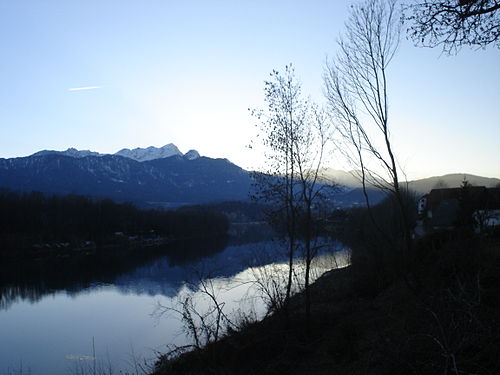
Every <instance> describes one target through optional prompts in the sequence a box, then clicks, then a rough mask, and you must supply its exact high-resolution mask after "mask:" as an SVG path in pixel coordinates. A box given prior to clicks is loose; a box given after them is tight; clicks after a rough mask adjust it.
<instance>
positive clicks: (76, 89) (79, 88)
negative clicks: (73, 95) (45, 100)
mask: <svg viewBox="0 0 500 375" xmlns="http://www.w3.org/2000/svg"><path fill="white" fill-rule="evenodd" d="M101 87H102V86H85V87H72V88H70V89H68V91H80V90H94V89H100V88H101Z"/></svg>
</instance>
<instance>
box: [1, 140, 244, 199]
mask: <svg viewBox="0 0 500 375" xmlns="http://www.w3.org/2000/svg"><path fill="white" fill-rule="evenodd" d="M250 185H251V177H250V174H249V172H247V171H245V170H243V169H242V168H240V167H238V166H237V165H235V164H233V163H231V162H230V161H229V160H227V159H212V158H208V157H203V156H200V155H199V153H198V152H197V151H195V150H190V151H188V152H187V153H186V154H182V153H181V152H180V151H179V149H178V148H177V147H176V146H175V145H173V144H168V145H166V146H163V147H161V148H156V147H148V148H136V149H133V150H129V149H123V150H120V151H118V152H117V153H116V154H98V153H96V152H92V151H88V150H84V151H79V150H76V149H73V148H70V149H68V150H66V151H51V150H44V151H40V152H37V153H35V154H33V155H31V156H27V157H19V158H11V159H0V187H1V188H8V189H11V190H20V191H33V190H36V191H41V192H47V193H56V194H83V195H89V196H95V197H106V198H111V199H114V200H117V201H132V202H135V203H145V202H149V203H151V204H155V205H167V206H168V205H180V204H183V203H189V204H193V203H203V202H211V201H223V200H245V199H248V191H249V189H250Z"/></svg>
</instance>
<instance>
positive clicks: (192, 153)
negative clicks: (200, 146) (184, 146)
mask: <svg viewBox="0 0 500 375" xmlns="http://www.w3.org/2000/svg"><path fill="white" fill-rule="evenodd" d="M184 157H185V158H186V159H187V160H194V159H198V158H199V157H200V153H199V152H198V151H196V150H189V151H188V152H186V153H185V154H184Z"/></svg>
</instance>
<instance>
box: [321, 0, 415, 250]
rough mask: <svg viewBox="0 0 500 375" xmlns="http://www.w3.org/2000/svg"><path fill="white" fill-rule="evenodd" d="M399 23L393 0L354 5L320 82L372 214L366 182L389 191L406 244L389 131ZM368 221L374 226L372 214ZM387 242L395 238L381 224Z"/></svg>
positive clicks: (402, 203)
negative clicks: (389, 76)
mask: <svg viewBox="0 0 500 375" xmlns="http://www.w3.org/2000/svg"><path fill="white" fill-rule="evenodd" d="M400 29H401V24H400V22H399V16H398V13H397V11H396V1H395V0H387V1H385V0H366V1H364V2H363V3H361V4H358V5H355V6H353V7H352V10H351V14H350V17H349V20H348V21H347V23H346V29H345V32H344V33H343V34H342V35H341V37H340V39H339V42H338V45H339V52H338V54H337V56H336V57H335V58H333V59H331V60H329V61H327V64H326V68H325V73H324V82H325V93H326V98H327V100H328V103H329V108H330V113H331V115H332V116H333V118H334V119H335V120H336V123H337V125H338V130H339V133H340V135H341V139H342V140H343V141H344V143H343V147H342V150H343V152H344V155H345V156H346V157H347V158H348V160H349V161H350V162H351V163H352V164H353V165H354V168H355V169H356V170H359V171H360V172H359V178H360V180H361V182H362V186H363V192H364V196H365V200H366V205H367V206H368V212H369V214H370V215H372V214H371V210H370V202H369V198H368V194H367V184H371V185H373V186H376V187H378V188H380V189H382V190H383V191H386V192H387V193H389V194H390V195H393V196H394V198H395V199H396V202H397V203H398V204H399V207H400V215H401V220H402V222H403V224H404V228H405V229H404V231H403V233H402V234H403V236H402V239H403V240H404V243H405V244H406V245H405V246H406V248H409V247H410V244H411V238H410V234H411V233H410V228H409V219H408V218H407V215H406V207H405V205H406V203H405V202H406V201H405V199H404V191H403V190H404V189H403V188H402V186H401V181H400V170H399V168H398V163H397V159H396V155H395V152H394V147H393V145H392V142H391V137H390V126H389V124H390V122H389V118H390V117H389V104H388V102H389V99H388V96H389V84H388V80H387V73H388V67H389V65H390V63H391V62H392V59H393V57H394V55H395V54H396V51H397V49H398V45H399V38H400ZM372 221H373V222H374V225H375V226H377V227H378V225H377V223H376V222H375V220H374V218H373V215H372ZM380 233H381V234H382V235H383V237H384V238H385V239H386V241H387V242H389V243H392V245H399V244H395V243H394V239H392V238H389V237H388V236H387V233H384V232H383V231H382V230H380Z"/></svg>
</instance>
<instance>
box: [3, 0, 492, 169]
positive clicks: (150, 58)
mask: <svg viewBox="0 0 500 375" xmlns="http://www.w3.org/2000/svg"><path fill="white" fill-rule="evenodd" d="M349 5H350V2H347V1H346V2H344V1H326V0H325V1H314V0H312V1H308V2H305V1H230V0H227V1H189V0H186V1H167V0H162V1H159V0H158V1H153V0H143V1H139V0H136V1H125V0H114V1H112V0H100V1H64V0H60V1H48V0H37V1H14V0H12V1H2V2H0V42H1V46H2V58H1V59H0V76H1V82H2V84H1V86H0V157H4V158H5V157H17V156H26V155H29V154H32V153H34V152H36V151H38V150H41V149H56V150H63V149H66V148H68V147H76V148H78V149H91V150H93V151H98V152H103V153H112V152H116V151H118V150H119V149H121V148H124V147H128V148H135V147H147V146H150V145H153V146H163V145H164V144H167V143H174V144H176V145H177V146H178V147H179V148H180V149H181V151H183V152H186V151H187V150H188V149H191V148H195V149H197V150H198V151H200V153H201V154H203V155H206V156H211V157H225V158H228V159H230V160H231V161H233V162H235V163H237V164H239V165H241V166H243V167H246V168H254V167H258V165H259V163H260V162H261V159H260V157H259V155H256V154H255V153H252V151H251V150H248V149H247V148H246V145H248V143H249V140H250V139H251V138H253V137H254V136H255V134H256V128H255V126H254V124H255V120H254V119H252V118H251V117H250V115H249V113H248V110H247V109H248V108H249V107H251V108H255V107H259V106H262V105H263V81H264V80H265V79H266V78H267V76H268V74H269V72H270V71H271V70H272V69H281V68H282V67H283V66H284V65H285V64H287V63H290V62H292V63H293V64H294V65H295V67H296V73H297V75H298V76H299V77H300V79H301V81H302V83H303V88H304V92H306V93H308V94H310V95H311V96H312V97H313V98H315V99H317V100H318V101H321V100H322V94H321V90H322V78H321V75H322V70H323V65H324V61H325V58H326V56H327V55H334V54H335V51H336V45H335V40H336V38H337V36H338V35H339V33H340V32H341V30H342V28H343V23H344V20H345V19H346V16H347V12H348V9H349ZM390 83H391V87H390V105H391V107H390V108H391V116H392V120H393V123H392V136H393V139H394V143H395V145H396V148H397V151H398V157H399V159H400V163H401V165H402V166H403V167H404V169H405V171H406V173H407V174H408V176H409V177H410V178H417V177H425V176H431V175H440V174H445V173H453V172H467V173H473V174H479V175H485V176H491V177H500V151H499V150H500V100H499V98H500V50H498V49H494V48H489V49H487V50H480V51H471V50H467V49H464V50H462V51H461V52H460V53H459V55H457V56H451V57H449V56H443V55H441V52H440V50H438V49H432V50H431V49H422V48H416V47H414V46H413V45H412V44H411V43H409V42H408V41H405V40H403V41H402V43H401V48H400V50H399V53H398V55H397V57H396V59H395V60H394V61H393V63H392V66H391V71H390ZM89 86H97V88H93V89H89V90H77V91H70V90H69V89H70V88H79V87H89ZM341 164H342V163H339V162H337V161H335V160H331V161H330V166H331V167H333V168H336V167H339V166H341Z"/></svg>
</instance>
